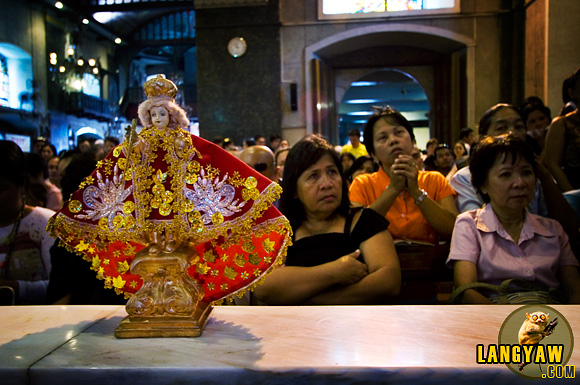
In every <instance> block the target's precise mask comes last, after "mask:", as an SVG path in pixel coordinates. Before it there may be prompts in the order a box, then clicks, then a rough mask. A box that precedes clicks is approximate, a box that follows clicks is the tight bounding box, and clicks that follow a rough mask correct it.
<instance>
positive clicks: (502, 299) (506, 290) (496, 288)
mask: <svg viewBox="0 0 580 385" xmlns="http://www.w3.org/2000/svg"><path fill="white" fill-rule="evenodd" d="M514 285H515V286H516V287H517V288H518V290H514ZM478 288H483V289H488V290H491V291H493V292H496V293H497V294H498V297H497V300H498V303H499V304H509V303H510V302H509V300H508V298H507V295H508V294H510V293H513V292H514V291H544V292H546V290H545V289H542V288H540V287H538V286H537V285H535V284H534V283H532V282H530V281H526V280H525V279H521V278H509V279H506V280H504V281H502V283H500V284H499V285H494V284H491V283H485V282H470V283H466V284H464V285H461V286H459V287H458V288H457V289H455V290H453V292H452V293H451V295H450V296H449V303H451V304H455V303H457V302H456V301H461V296H463V293H464V292H465V291H466V290H469V289H478Z"/></svg>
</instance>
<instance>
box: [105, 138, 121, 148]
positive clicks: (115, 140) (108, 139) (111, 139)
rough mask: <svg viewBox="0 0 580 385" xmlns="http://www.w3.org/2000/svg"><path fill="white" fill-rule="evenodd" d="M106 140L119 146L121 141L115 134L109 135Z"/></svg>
mask: <svg viewBox="0 0 580 385" xmlns="http://www.w3.org/2000/svg"><path fill="white" fill-rule="evenodd" d="M105 142H112V143H114V144H115V146H118V145H119V144H120V143H121V142H120V141H119V138H117V137H115V136H107V137H106V138H105Z"/></svg>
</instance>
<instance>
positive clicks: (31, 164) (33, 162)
mask: <svg viewBox="0 0 580 385" xmlns="http://www.w3.org/2000/svg"><path fill="white" fill-rule="evenodd" d="M24 158H25V159H26V172H27V173H28V175H29V176H31V177H33V178H36V177H37V176H38V175H39V174H42V178H43V179H46V178H48V163H47V161H46V160H45V159H44V158H43V157H42V155H40V154H37V153H36V152H29V153H26V154H24Z"/></svg>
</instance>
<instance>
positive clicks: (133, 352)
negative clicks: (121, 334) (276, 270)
mask: <svg viewBox="0 0 580 385" xmlns="http://www.w3.org/2000/svg"><path fill="white" fill-rule="evenodd" d="M516 308H517V307H511V306H501V307H498V306H385V307H380V306H361V307H340V306H331V307H242V306H224V307H216V308H215V309H214V312H213V314H212V315H211V319H210V321H209V322H208V324H207V327H206V329H205V331H204V333H203V335H202V336H201V337H198V338H164V339H162V338H142V339H116V338H115V337H114V336H113V331H114V329H115V328H116V327H117V326H118V325H119V323H120V321H121V320H122V319H123V318H124V317H125V316H126V313H125V310H124V308H123V307H114V306H113V307H106V308H100V307H95V308H91V307H85V308H80V307H79V308H77V307H68V308H64V309H48V310H47V309H46V308H37V309H29V310H28V313H29V314H28V315H27V316H26V317H29V318H27V321H26V322H23V323H22V327H20V328H19V327H18V325H17V323H18V321H17V319H18V318H19V317H22V314H20V315H19V316H18V317H12V318H13V319H14V320H15V321H14V324H13V325H12V326H13V327H15V328H16V329H15V330H16V332H15V335H14V336H13V337H11V338H12V339H11V340H10V341H9V342H3V343H2V345H1V346H0V357H6V354H4V353H5V351H6V347H9V348H11V349H14V348H15V347H16V346H18V347H19V348H20V349H21V352H23V353H24V352H26V351H27V350H37V352H36V353H37V354H36V355H35V358H36V360H33V359H30V360H28V361H27V362H28V365H30V366H29V368H28V370H26V369H25V367H26V364H23V365H18V366H17V365H13V366H10V365H7V364H6V362H4V363H2V364H0V375H2V373H4V375H3V377H1V378H4V380H10V381H9V382H8V383H10V384H12V383H13V384H59V385H61V384H76V383H78V382H79V380H80V379H82V383H83V384H102V383H123V384H132V383H136V384H137V383H138V384H145V385H146V384H173V383H181V382H185V383H189V382H192V383H193V382H197V383H204V384H212V383H220V384H221V383H235V384H245V383H252V384H254V383H262V382H264V383H269V384H276V383H298V382H307V383H324V384H334V383H337V384H338V383H340V384H349V383H395V384H410V383H418V382H426V383H429V384H444V383H445V384H448V383H466V382H468V383H470V384H471V385H477V384H487V383H501V384H504V383H506V384H508V383H513V384H518V383H524V382H525V383H529V381H530V380H528V379H525V378H522V377H519V376H518V375H516V374H514V373H512V372H511V371H510V370H509V369H508V368H507V367H506V366H505V365H477V364H475V346H476V344H478V343H482V344H495V343H497V335H498V334H497V333H498V329H499V327H500V326H501V324H502V322H503V320H504V319H505V317H506V316H507V315H509V313H510V312H511V311H512V310H514V309H516ZM490 310H493V311H490ZM43 311H44V313H45V314H44V315H43V316H36V313H42V312H43ZM67 312H69V313H70V316H69V317H66V316H64V314H66V313H67ZM52 313H54V317H52V316H51V315H50V314H52ZM73 313H74V314H75V315H74V316H73V315H72V314H73ZM77 313H78V314H77ZM83 314H84V316H82V315H83ZM563 314H565V315H566V317H567V319H568V321H569V322H570V324H571V325H572V328H573V329H574V332H575V334H576V335H580V329H579V326H580V307H576V306H575V307H570V308H566V313H563ZM59 317H60V318H59ZM12 318H11V319H12ZM46 318H48V320H47V319H46ZM53 318H54V319H53ZM6 319H7V317H5V316H3V315H1V314H0V324H2V325H4V324H5V322H6ZM35 321H38V322H35ZM43 322H48V323H47V324H46V325H44V323H43ZM65 330H66V331H65ZM25 331H26V332H25ZM28 331H29V333H28ZM69 331H70V333H71V334H67V333H68V332H69ZM53 335H54V336H53ZM43 341H46V342H47V343H44V342H43ZM28 348H30V349H28ZM31 358H32V357H31ZM569 363H570V364H575V365H576V366H578V365H580V350H577V351H574V354H573V356H572V358H571V360H570V362H569ZM7 369H8V370H10V369H11V370H12V374H13V375H14V374H19V376H10V375H7V373H8V372H7V371H6V370H7ZM23 372H25V374H24V375H23V374H22V373H23ZM23 381H24V382H23ZM0 382H1V383H5V382H3V381H0ZM542 383H550V381H542ZM554 383H569V381H565V380H562V379H559V380H558V381H556V382H554Z"/></svg>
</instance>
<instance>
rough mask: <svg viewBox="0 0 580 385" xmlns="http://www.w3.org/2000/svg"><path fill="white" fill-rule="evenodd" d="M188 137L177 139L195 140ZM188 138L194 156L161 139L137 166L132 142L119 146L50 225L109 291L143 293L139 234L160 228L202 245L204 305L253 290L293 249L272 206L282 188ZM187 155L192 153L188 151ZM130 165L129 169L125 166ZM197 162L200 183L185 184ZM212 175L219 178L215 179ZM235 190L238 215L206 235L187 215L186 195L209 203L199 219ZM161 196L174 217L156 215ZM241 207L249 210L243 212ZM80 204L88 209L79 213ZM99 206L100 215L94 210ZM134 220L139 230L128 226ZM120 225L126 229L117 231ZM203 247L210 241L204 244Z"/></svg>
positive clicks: (196, 271)
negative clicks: (137, 268) (137, 266)
mask: <svg viewBox="0 0 580 385" xmlns="http://www.w3.org/2000/svg"><path fill="white" fill-rule="evenodd" d="M152 133H154V132H153V131H152V130H149V131H145V133H144V135H145V139H147V135H151V134H152ZM183 133H184V131H182V132H181V134H178V135H177V137H179V135H185V136H182V137H187V136H188V135H189V134H183ZM140 136H141V135H140ZM189 137H190V138H191V144H192V145H193V148H194V151H190V152H189V153H188V154H189V155H187V154H186V156H184V157H183V158H180V157H179V156H178V155H175V154H176V151H175V149H174V148H173V147H172V146H167V145H164V144H163V140H162V138H156V137H155V136H154V135H153V136H151V137H149V139H147V140H148V141H149V142H147V140H146V141H145V142H147V143H157V145H158V147H157V149H156V151H152V152H151V153H148V152H147V151H142V152H141V154H140V155H139V158H138V159H137V160H138V161H137V162H135V161H133V164H131V163H130V162H129V161H128V160H127V158H126V154H127V151H126V143H123V144H121V145H120V146H118V148H117V150H116V151H115V150H113V151H111V153H109V154H108V155H107V157H106V158H105V159H104V160H103V161H101V162H100V163H99V165H98V167H97V169H96V170H95V171H94V172H93V173H92V174H91V178H92V179H91V178H87V179H85V182H83V184H81V186H80V189H79V190H78V191H77V192H75V193H74V194H73V195H72V197H71V198H70V199H69V201H68V202H66V203H65V204H64V207H63V209H61V210H60V211H59V212H57V213H56V214H55V216H54V217H53V218H52V219H51V222H50V224H49V230H50V231H51V234H52V235H53V236H58V237H59V238H60V239H61V241H62V242H63V243H64V244H65V245H66V246H67V248H69V249H70V250H74V251H75V252H77V253H79V254H82V255H83V257H84V258H85V259H86V260H88V261H91V263H92V268H93V269H94V270H95V271H96V272H97V276H98V277H99V278H102V279H104V280H105V286H106V287H110V288H114V289H116V291H117V292H118V293H121V292H124V293H126V294H128V295H130V294H132V293H135V292H136V291H137V290H138V289H139V287H141V285H142V280H141V277H140V276H138V275H133V274H131V273H130V271H129V270H128V269H129V266H130V264H131V261H132V260H133V257H134V255H135V253H136V252H138V251H140V250H141V249H143V248H144V247H145V242H144V241H142V240H140V239H139V237H140V235H142V234H143V232H144V230H150V229H152V228H154V227H155V226H157V229H162V230H169V231H177V232H179V233H181V236H182V237H188V238H189V239H190V240H191V241H193V242H194V243H199V244H198V245H197V246H196V250H197V252H198V254H199V256H200V260H199V262H198V263H197V264H196V265H194V266H191V267H190V268H189V269H188V273H189V275H190V276H191V277H193V278H194V279H196V280H197V281H198V282H199V283H200V284H201V285H202V286H203V287H204V290H205V297H204V299H203V301H206V302H212V301H216V300H220V299H223V298H225V297H228V296H231V295H233V294H234V293H236V292H238V291H240V290H243V289H245V288H248V287H251V285H252V284H254V283H255V282H256V281H257V280H258V279H259V278H261V277H262V276H264V275H265V274H266V272H267V271H268V270H269V269H271V268H273V267H274V265H275V264H277V263H280V261H281V258H282V256H283V255H285V252H286V248H287V246H288V245H289V242H290V241H289V240H290V233H291V230H290V226H289V224H288V222H287V221H286V219H285V218H284V217H283V216H282V214H281V213H280V212H279V211H278V210H277V209H276V208H275V207H273V206H272V201H273V200H274V199H276V198H277V197H278V195H279V193H280V191H281V190H280V188H279V186H278V185H277V184H276V183H274V182H272V181H270V180H269V179H267V178H265V177H264V176H262V175H261V174H259V173H258V172H256V171H255V170H253V169H252V168H250V167H248V166H247V165H246V164H244V163H243V162H241V161H240V160H239V159H237V158H235V157H234V156H232V155H231V154H229V153H228V152H227V151H225V150H223V149H222V148H221V147H219V146H216V145H214V144H213V143H210V142H208V141H206V140H204V139H202V138H199V137H196V136H194V135H189ZM171 140H173V139H171ZM167 143H173V142H171V141H169V142H167ZM152 148H155V147H152ZM176 148H177V146H176ZM120 149H125V152H124V153H120ZM187 149H188V150H187V151H189V150H190V148H189V146H188V147H187ZM195 150H196V151H195ZM122 159H124V160H122ZM133 160H135V159H133ZM124 162H126V163H129V166H124ZM196 162H197V163H199V166H200V168H199V171H198V172H197V173H196V177H197V181H196V182H195V183H189V182H184V180H186V179H187V178H185V176H187V175H189V174H191V172H190V171H188V170H191V169H192V168H194V167H191V168H189V169H188V168H187V167H189V166H192V165H194V164H196ZM115 166H116V167H115ZM123 169H125V170H123ZM143 170H149V171H147V173H149V174H148V176H147V177H143V175H144V174H143ZM216 170H217V171H216ZM158 171H160V174H165V180H164V181H159V180H156V178H155V175H156V174H157V173H158ZM208 172H209V173H210V174H211V173H213V175H212V177H211V178H209V177H208ZM127 173H130V174H131V175H132V177H131V178H130V179H129V180H127V178H125V176H126V174H127ZM172 173H173V174H172ZM139 175H141V176H139ZM224 177H225V179H224ZM194 179H195V178H194ZM254 179H255V181H256V182H257V183H256V186H255V188H248V185H251V184H252V183H251V181H253V180H254ZM187 180H189V179H187ZM189 181H190V182H191V180H189ZM222 182H223V183H222ZM107 186H108V187H107ZM161 186H162V188H161ZM227 186H230V187H227ZM232 188H233V191H234V192H235V193H234V195H233V200H232V201H231V203H230V207H231V205H233V206H235V207H237V208H238V209H239V210H240V211H239V212H230V211H227V210H225V211H224V210H223V209H221V210H222V212H223V213H225V214H223V223H219V222H220V220H219V218H217V219H216V218H214V217H211V215H209V217H211V218H213V219H212V220H211V222H210V223H208V224H206V225H205V226H204V228H203V230H201V231H200V230H199V228H198V227H195V225H194V222H191V220H188V218H190V216H191V215H193V214H192V212H187V210H186V209H185V208H184V207H185V203H189V201H191V199H190V198H187V197H186V195H187V194H193V193H195V192H199V194H200V197H205V198H206V199H200V200H198V204H197V205H195V210H198V211H199V212H200V214H206V213H208V212H209V214H212V213H211V210H212V209H216V208H219V206H220V204H222V203H223V202H225V201H227V199H225V198H224V197H226V196H227V195H228V193H227V192H228V191H230V192H231V191H232ZM162 190H165V192H167V191H169V192H170V194H169V195H172V199H171V200H168V202H169V203H167V205H168V206H166V207H170V208H171V210H170V213H169V214H168V215H163V214H162V210H161V208H153V206H155V204H154V203H153V202H154V201H155V199H156V198H158V199H161V198H162V197H167V193H166V194H165V195H164V194H161V195H160V194H159V191H162ZM244 190H245V191H244ZM249 196H250V197H251V199H249V198H248V197H249ZM123 197H124V199H122V198H123ZM222 198H223V199H222ZM111 201H114V202H113V203H111ZM91 202H93V205H92V206H91V204H90V203H91ZM95 202H96V203H95ZM107 202H108V203H107ZM126 202H133V203H134V205H135V207H136V209H135V210H134V211H132V212H131V213H127V212H124V211H123V208H124V207H125V208H127V204H126ZM158 202H161V200H159V201H158ZM191 202H193V201H191ZM203 202H209V205H208V207H206V208H207V209H208V210H205V211H204V209H203V207H204V206H203ZM242 202H246V203H245V205H243V207H239V206H240V204H241V203H242ZM79 204H82V209H80V210H79ZM95 204H96V205H97V206H98V207H100V211H99V210H96V209H95V207H96V206H95ZM107 204H108V206H107ZM130 205H131V204H129V206H130ZM105 206H106V207H108V208H109V209H108V211H107V210H106V209H105V208H104V207H105ZM157 206H158V205H157ZM111 207H113V208H114V209H112V210H111ZM71 209H72V210H73V211H71ZM90 210H94V211H98V212H99V213H102V214H105V213H108V214H109V215H107V216H105V218H107V219H106V220H104V219H100V218H99V216H100V215H95V216H93V217H90V218H89V217H87V214H88V213H90ZM218 211H219V210H218ZM111 212H113V213H112V214H111ZM165 214H167V212H165ZM83 216H84V217H83ZM129 217H131V218H132V219H131V218H129ZM209 217H208V218H209ZM99 219H100V221H101V222H99ZM214 219H215V222H214ZM132 220H134V223H135V225H134V226H131V225H128V224H127V223H130V222H131V221H132ZM118 223H123V225H120V226H117V225H118ZM196 223H198V222H196ZM208 235H210V237H209V238H208ZM202 241H205V242H203V243H200V242H202Z"/></svg>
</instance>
